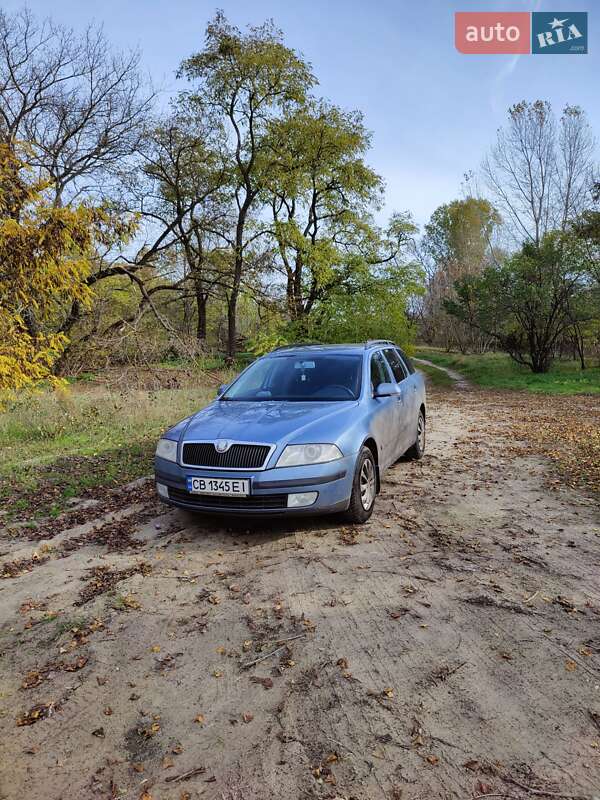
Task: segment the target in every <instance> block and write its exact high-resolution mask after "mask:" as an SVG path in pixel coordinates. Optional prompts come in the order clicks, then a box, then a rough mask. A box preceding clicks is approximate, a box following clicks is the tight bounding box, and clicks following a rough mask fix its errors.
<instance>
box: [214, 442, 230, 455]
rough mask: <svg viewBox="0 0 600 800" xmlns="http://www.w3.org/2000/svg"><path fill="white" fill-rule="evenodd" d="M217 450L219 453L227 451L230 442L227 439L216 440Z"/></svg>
mask: <svg viewBox="0 0 600 800" xmlns="http://www.w3.org/2000/svg"><path fill="white" fill-rule="evenodd" d="M215 450H216V451H217V453H225V452H226V451H227V450H229V442H228V441H227V439H217V441H216V442H215Z"/></svg>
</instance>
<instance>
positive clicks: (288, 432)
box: [155, 340, 426, 523]
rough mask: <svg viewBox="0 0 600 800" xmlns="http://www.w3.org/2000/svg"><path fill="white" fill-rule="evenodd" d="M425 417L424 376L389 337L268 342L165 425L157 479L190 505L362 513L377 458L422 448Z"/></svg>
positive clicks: (170, 499)
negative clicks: (207, 396) (192, 409)
mask: <svg viewBox="0 0 600 800" xmlns="http://www.w3.org/2000/svg"><path fill="white" fill-rule="evenodd" d="M425 420H426V405H425V386H424V382H423V377H422V375H421V374H420V373H418V372H416V371H415V369H414V367H413V365H412V364H411V362H410V360H409V359H408V358H407V357H406V355H405V354H404V353H403V352H402V350H400V348H398V347H397V346H396V345H395V344H394V343H393V342H388V341H379V340H378V341H370V342H367V343H365V344H347V345H295V346H289V347H283V348H278V349H277V350H274V351H273V352H272V353H270V354H269V355H266V356H264V357H262V358H259V359H258V360H256V361H254V362H253V363H252V364H251V365H250V366H249V367H247V369H245V370H244V371H243V372H242V373H241V374H240V375H239V376H238V377H237V378H236V379H235V380H234V381H232V382H231V383H230V384H229V385H227V386H223V387H221V389H220V390H219V393H218V396H217V398H216V399H215V400H214V401H213V402H212V403H211V404H210V405H208V406H207V407H206V408H203V409H202V410H201V411H198V413H197V414H194V415H192V416H191V417H188V418H187V419H184V420H182V421H181V422H179V423H177V425H175V426H174V427H173V428H171V429H170V430H168V431H167V432H166V433H165V434H164V435H163V437H162V438H161V439H160V440H159V442H158V446H157V448H156V457H155V473H156V488H157V491H158V495H159V497H160V499H161V500H163V501H164V502H165V503H168V504H170V505H172V506H178V507H179V508H184V509H188V510H190V511H200V512H205V513H226V514H242V515H245V516H250V515H263V516H264V515H268V516H276V515H282V516H285V515H292V514H294V515H296V514H325V513H333V512H345V513H346V515H347V517H348V518H349V520H350V521H351V522H355V523H359V522H366V520H367V519H369V517H370V516H371V514H372V512H373V506H374V504H375V500H376V495H377V493H378V491H379V488H380V485H381V480H382V478H383V475H384V473H385V471H386V469H387V468H388V467H389V466H390V465H391V464H393V463H394V462H395V461H397V460H398V459H399V458H400V457H401V456H403V455H404V454H408V455H409V456H410V457H412V458H421V457H422V455H423V452H424V449H425Z"/></svg>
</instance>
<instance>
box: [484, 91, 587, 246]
mask: <svg viewBox="0 0 600 800" xmlns="http://www.w3.org/2000/svg"><path fill="white" fill-rule="evenodd" d="M508 114H509V122H508V126H507V127H506V128H504V129H500V130H499V131H498V136H497V142H496V145H495V146H494V148H493V149H492V151H491V153H490V155H489V157H488V158H486V159H485V161H484V163H483V175H484V178H485V179H486V182H487V184H488V188H489V190H490V193H491V196H492V200H493V202H494V204H495V205H496V207H497V208H498V210H499V212H500V213H501V215H502V218H503V219H504V221H505V223H506V224H507V225H508V226H509V228H510V234H511V237H512V239H513V241H518V242H519V243H520V242H522V241H531V242H533V243H534V244H536V245H539V244H540V243H541V241H542V239H543V237H544V236H545V234H546V233H548V232H550V231H552V230H560V231H564V230H566V229H567V227H568V225H569V223H570V222H571V221H572V220H573V219H575V217H576V216H577V214H578V213H579V212H580V211H581V210H582V208H583V206H584V205H585V202H586V200H587V196H588V191H589V187H590V183H591V178H592V165H593V154H594V139H593V136H592V134H591V132H590V128H589V125H588V123H587V121H586V118H585V114H584V112H583V111H582V110H581V109H580V108H579V107H578V106H568V105H567V106H565V108H564V110H563V113H562V116H561V117H560V120H559V121H558V124H557V122H556V119H555V116H554V114H553V112H552V108H551V106H550V103H548V102H546V101H543V100H536V101H535V102H533V103H527V102H525V101H522V102H520V103H517V104H515V105H514V106H512V107H511V108H510V109H509V111H508Z"/></svg>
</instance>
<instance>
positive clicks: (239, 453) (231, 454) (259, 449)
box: [183, 442, 271, 469]
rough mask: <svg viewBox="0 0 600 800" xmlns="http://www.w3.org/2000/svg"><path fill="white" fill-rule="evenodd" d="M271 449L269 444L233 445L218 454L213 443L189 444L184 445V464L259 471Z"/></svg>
mask: <svg viewBox="0 0 600 800" xmlns="http://www.w3.org/2000/svg"><path fill="white" fill-rule="evenodd" d="M270 449H271V448H270V447H269V445H268V444H232V445H231V447H230V448H229V450H226V451H225V452H224V453H218V452H217V450H216V448H215V446H214V444H213V443H212V442H187V443H185V444H184V445H183V463H184V464H192V465H193V466H195V467H220V468H221V469H259V468H260V467H262V465H263V464H264V463H265V459H266V458H267V456H268V454H269V450H270Z"/></svg>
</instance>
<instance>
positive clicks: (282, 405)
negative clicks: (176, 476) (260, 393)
mask: <svg viewBox="0 0 600 800" xmlns="http://www.w3.org/2000/svg"><path fill="white" fill-rule="evenodd" d="M357 405H358V401H343V402H306V403H302V402H285V401H276V400H275V401H272V400H270V401H259V402H246V401H237V400H230V401H215V402H214V403H211V405H209V406H207V407H206V408H204V409H202V411H199V412H198V413H197V414H195V415H194V416H193V417H192V418H191V419H190V421H189V423H188V425H187V428H186V430H185V433H184V435H183V440H184V441H190V440H194V439H197V440H200V441H206V440H208V441H212V440H214V439H231V440H234V441H237V442H265V443H269V444H277V443H278V442H281V441H283V440H285V441H286V442H287V441H300V442H311V441H312V442H335V439H336V437H335V435H333V436H332V434H334V433H335V430H336V429H337V426H336V425H335V423H336V422H337V421H338V420H339V421H340V422H341V421H342V419H341V418H343V417H345V415H346V414H349V413H351V412H352V411H353V410H354V409H355V408H356V406H357ZM307 437H308V438H307Z"/></svg>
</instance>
